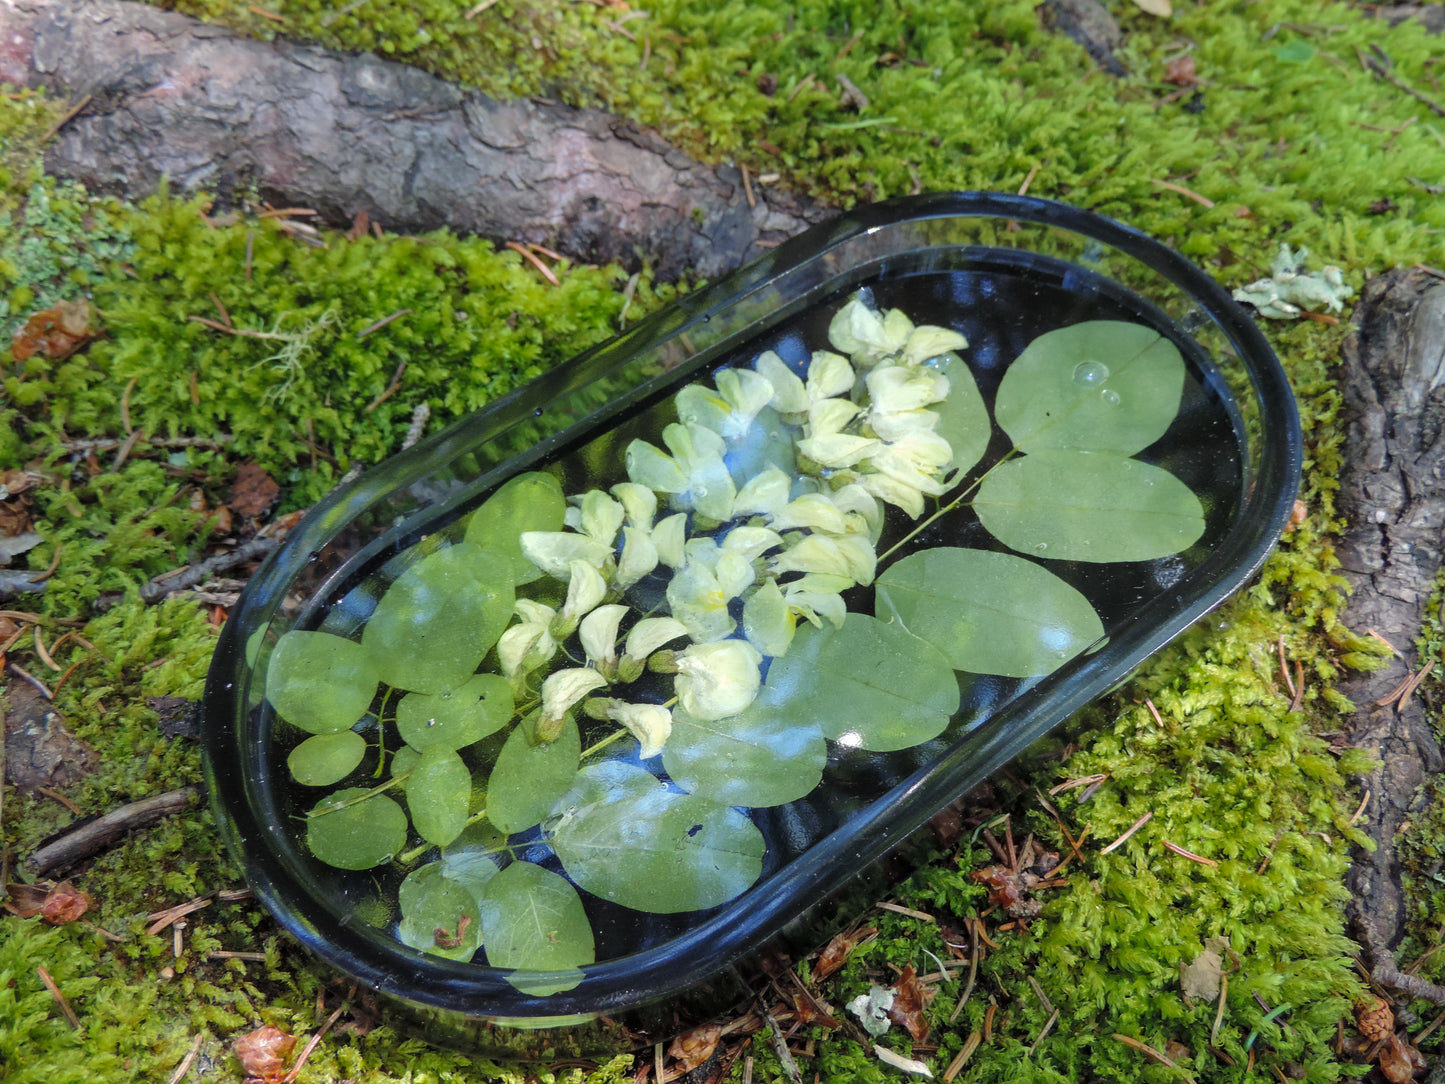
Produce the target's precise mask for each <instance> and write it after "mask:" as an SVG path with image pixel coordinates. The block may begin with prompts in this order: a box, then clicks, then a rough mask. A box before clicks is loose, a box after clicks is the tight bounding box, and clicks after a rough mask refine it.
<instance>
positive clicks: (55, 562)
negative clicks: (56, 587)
mask: <svg viewBox="0 0 1445 1084" xmlns="http://www.w3.org/2000/svg"><path fill="white" fill-rule="evenodd" d="M64 548H65V543H64V542H57V543H56V544H55V556H54V557H52V558H51V559H50V567H49V568H47V569H46V570H45V571H44V572H42V573H40V575H38V576H31V577H30V578H29V579H28V580H26V581H25V582H26V583H44V582H45V581H46V580H48V579H50V577H51V576H54V575H55V570H56V569H57V568H59V567H60V551H61V550H62V549H64ZM36 628H37V629H38V628H39V626H38V625H37V626H36Z"/></svg>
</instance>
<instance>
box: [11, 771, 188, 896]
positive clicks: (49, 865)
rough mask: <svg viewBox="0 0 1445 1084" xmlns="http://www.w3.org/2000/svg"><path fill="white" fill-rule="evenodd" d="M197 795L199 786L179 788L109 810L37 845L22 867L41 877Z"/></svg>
mask: <svg viewBox="0 0 1445 1084" xmlns="http://www.w3.org/2000/svg"><path fill="white" fill-rule="evenodd" d="M200 796H201V793H200V788H199V787H182V788H181V789H179V790H172V791H167V792H166V793H164V794H157V795H156V796H155V797H154V798H146V799H143V800H142V801H139V802H131V803H130V804H129V805H123V806H121V807H120V808H119V809H113V810H111V811H110V812H109V813H107V814H105V815H104V816H103V817H98V818H97V819H95V820H93V821H87V822H86V823H85V824H82V825H80V826H79V827H77V828H75V829H74V830H73V831H69V832H66V833H65V834H64V835H62V836H61V837H60V838H59V839H56V840H54V841H52V842H50V843H47V844H46V845H45V846H44V847H41V848H40V850H38V851H36V852H35V853H34V854H32V855H31V856H30V857H29V858H27V859H26V860H25V868H26V870H27V871H28V872H29V873H30V874H32V875H33V876H36V877H41V876H44V875H45V874H47V873H49V872H51V871H52V870H57V869H63V868H65V867H66V866H72V865H74V864H75V863H76V862H79V861H80V860H81V859H83V858H89V857H90V856H91V855H93V854H96V853H98V852H100V851H102V850H104V849H105V848H106V847H108V846H109V845H110V844H112V843H114V842H115V841H116V840H118V839H120V838H121V837H122V836H124V835H125V834H126V833H127V832H132V831H135V830H136V829H138V828H144V827H145V826H146V825H148V824H151V823H153V822H155V821H158V820H160V819H161V818H162V817H165V816H169V815H170V814H172V813H178V812H180V811H181V810H182V809H186V808H188V807H189V806H191V805H193V804H195V802H196V801H197V800H198V799H199V798H200Z"/></svg>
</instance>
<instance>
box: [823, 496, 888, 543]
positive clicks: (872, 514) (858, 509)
mask: <svg viewBox="0 0 1445 1084" xmlns="http://www.w3.org/2000/svg"><path fill="white" fill-rule="evenodd" d="M829 500H831V501H832V502H833V504H834V506H836V507H837V509H838V510H839V511H840V512H842V513H843V533H844V534H866V535H867V536H868V537H869V539H870V540H872V541H874V542H877V541H878V536H879V535H880V534H881V533H882V532H883V509H881V508H879V507H878V501H877V499H876V498H875V497H874V496H873V494H871V493H869V492H868V491H867V490H866V489H864V488H863V487H862V486H861V485H859V484H858V483H857V482H850V483H848V484H847V485H845V486H839V487H838V488H837V489H835V490H833V492H832V493H831V494H829Z"/></svg>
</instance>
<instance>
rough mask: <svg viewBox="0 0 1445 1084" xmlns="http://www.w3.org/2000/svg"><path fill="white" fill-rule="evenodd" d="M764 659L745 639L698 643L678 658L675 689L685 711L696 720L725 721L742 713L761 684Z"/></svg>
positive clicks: (681, 653) (756, 693)
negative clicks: (761, 669)
mask: <svg viewBox="0 0 1445 1084" xmlns="http://www.w3.org/2000/svg"><path fill="white" fill-rule="evenodd" d="M762 661H763V657H762V656H761V655H760V654H758V651H757V648H755V647H753V646H752V644H750V643H748V642H747V641H746V640H722V641H719V642H717V643H711V644H695V645H693V646H692V647H689V648H688V649H687V650H685V651H682V652H680V653H679V654H678V656H677V677H676V679H675V683H674V686H673V687H674V688H675V689H676V690H677V697H678V702H679V704H681V706H682V709H683V710H684V711H686V712H687V713H688V714H689V715H691V716H693V717H694V718H697V719H725V718H727V717H728V716H730V715H736V714H737V713H738V712H740V711H742V710H743V709H744V708H746V707H747V706H748V705H749V704H751V703H752V702H753V699H754V698H755V697H756V696H757V695H758V689H759V688H760V687H761V685H762V675H761V673H760V672H759V669H758V668H759V667H760V666H761V665H762Z"/></svg>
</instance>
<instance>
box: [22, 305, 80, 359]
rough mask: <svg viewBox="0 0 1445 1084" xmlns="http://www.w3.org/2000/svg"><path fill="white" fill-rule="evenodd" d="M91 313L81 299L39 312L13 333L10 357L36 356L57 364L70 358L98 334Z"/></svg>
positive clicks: (24, 357)
mask: <svg viewBox="0 0 1445 1084" xmlns="http://www.w3.org/2000/svg"><path fill="white" fill-rule="evenodd" d="M94 316H95V310H94V309H92V308H91V307H90V302H89V301H87V300H86V299H85V298H81V299H80V300H79V301H61V302H58V303H57V304H56V305H55V306H54V307H53V308H49V309H41V310H40V311H39V312H37V313H35V314H34V315H33V316H31V317H30V319H28V320H26V321H25V326H24V327H22V328H21V329H20V330H19V331H17V332H16V333H15V338H14V339H13V340H12V342H11V343H10V355H11V357H13V358H14V359H15V360H16V361H25V360H26V359H27V358H32V357H34V356H35V355H36V354H39V355H40V356H41V357H46V358H50V359H51V360H53V361H60V360H62V359H63V358H68V357H70V355H71V354H73V353H75V352H76V351H77V350H79V349H80V348H81V347H82V346H84V345H85V344H86V343H88V342H90V340H91V339H94V338H95V337H96V336H97V335H99V334H100V331H99V330H98V329H97V328H96V327H95V326H94Z"/></svg>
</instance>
